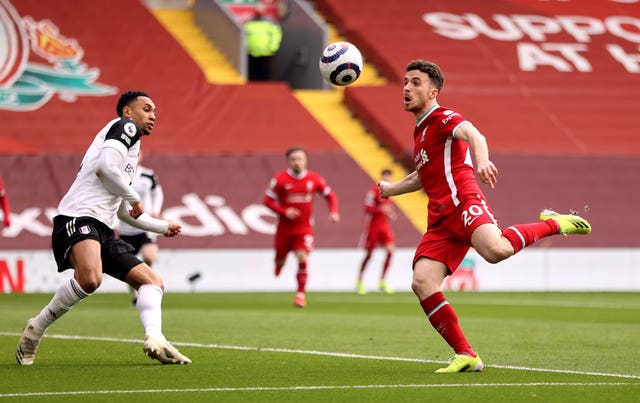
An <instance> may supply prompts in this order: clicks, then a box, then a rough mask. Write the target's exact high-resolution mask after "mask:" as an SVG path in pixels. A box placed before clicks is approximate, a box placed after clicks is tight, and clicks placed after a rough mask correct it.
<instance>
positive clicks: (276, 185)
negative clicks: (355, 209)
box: [265, 169, 338, 234]
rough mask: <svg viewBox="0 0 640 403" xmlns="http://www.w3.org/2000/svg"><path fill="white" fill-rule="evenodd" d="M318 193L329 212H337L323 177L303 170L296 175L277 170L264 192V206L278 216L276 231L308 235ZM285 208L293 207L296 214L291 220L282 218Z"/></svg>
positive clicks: (333, 195)
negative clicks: (297, 211) (297, 212)
mask: <svg viewBox="0 0 640 403" xmlns="http://www.w3.org/2000/svg"><path fill="white" fill-rule="evenodd" d="M316 193H320V194H322V195H323V196H324V197H325V198H326V199H327V201H328V203H329V211H330V212H337V211H338V200H337V198H336V196H335V194H334V193H333V191H332V190H331V188H330V187H329V185H327V183H326V181H325V180H324V178H323V177H321V176H320V175H319V174H318V173H316V172H314V171H309V170H306V171H304V172H302V173H300V174H299V175H296V174H294V173H293V171H291V170H289V169H288V170H286V171H281V172H278V173H277V174H276V176H274V177H273V179H271V182H270V183H269V188H268V189H267V191H266V192H265V194H266V196H265V205H267V206H268V207H269V208H271V209H272V210H274V211H275V212H276V213H278V217H279V220H278V232H279V233H281V232H286V233H288V234H311V233H312V232H313V197H314V195H315V194H316ZM288 207H294V208H297V209H298V210H299V211H300V215H299V216H298V217H297V218H295V219H293V220H291V219H289V218H287V217H285V216H284V212H285V210H286V209H287V208H288Z"/></svg>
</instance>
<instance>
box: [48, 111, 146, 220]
mask: <svg viewBox="0 0 640 403" xmlns="http://www.w3.org/2000/svg"><path fill="white" fill-rule="evenodd" d="M140 135H141V133H140V130H139V129H138V127H137V125H136V124H135V123H134V122H133V120H131V119H129V118H117V119H113V120H112V121H110V122H109V123H107V125H106V126H105V127H103V128H102V130H100V132H99V133H98V134H97V135H96V137H95V139H94V140H93V143H91V146H89V149H88V150H87V152H86V153H85V155H84V158H83V159H82V165H81V166H80V170H79V171H78V174H77V176H76V179H75V181H74V182H73V183H72V184H71V187H70V188H69V190H68V191H67V194H65V195H64V197H63V198H62V200H61V201H60V204H59V205H58V213H59V214H62V215H65V216H69V217H93V218H95V219H97V220H99V221H102V222H103V223H105V224H106V225H107V226H109V227H110V228H113V226H114V224H115V222H116V217H117V212H118V208H119V206H120V203H121V201H122V197H121V196H120V195H116V194H113V193H111V192H110V191H109V190H108V189H107V188H106V187H105V186H104V184H103V183H102V181H101V180H100V178H98V176H97V175H96V171H97V169H98V165H99V161H100V154H101V152H102V149H103V148H104V147H105V146H106V147H112V148H115V149H116V150H118V151H119V152H120V153H121V154H122V155H123V156H125V160H124V162H123V164H122V167H121V169H122V172H123V173H124V176H125V177H126V178H128V179H129V185H130V184H131V178H132V176H133V174H134V172H135V167H136V165H137V163H138V153H139V151H140Z"/></svg>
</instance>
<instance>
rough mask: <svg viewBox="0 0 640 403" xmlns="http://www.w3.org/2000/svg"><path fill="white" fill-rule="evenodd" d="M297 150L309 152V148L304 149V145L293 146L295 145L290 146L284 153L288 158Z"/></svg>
mask: <svg viewBox="0 0 640 403" xmlns="http://www.w3.org/2000/svg"><path fill="white" fill-rule="evenodd" d="M296 151H302V152H303V153H305V154H306V153H307V150H305V149H304V147H302V146H293V147H290V148H289V149H288V150H287V152H285V153H284V155H285V156H286V157H287V158H289V156H290V155H291V154H293V153H295V152H296Z"/></svg>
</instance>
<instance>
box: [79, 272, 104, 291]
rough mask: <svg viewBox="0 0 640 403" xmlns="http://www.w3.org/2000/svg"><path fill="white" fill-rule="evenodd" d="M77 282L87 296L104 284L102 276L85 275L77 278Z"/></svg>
mask: <svg viewBox="0 0 640 403" xmlns="http://www.w3.org/2000/svg"><path fill="white" fill-rule="evenodd" d="M76 281H77V282H78V284H79V285H80V287H81V288H82V290H83V291H84V292H86V293H87V294H91V293H93V292H94V291H95V290H97V289H98V287H100V284H102V275H84V276H79V277H78V278H76Z"/></svg>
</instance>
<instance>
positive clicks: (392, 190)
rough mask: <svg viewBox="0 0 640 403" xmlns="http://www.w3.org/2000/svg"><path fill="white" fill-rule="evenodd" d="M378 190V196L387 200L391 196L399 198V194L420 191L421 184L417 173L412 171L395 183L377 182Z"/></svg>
mask: <svg viewBox="0 0 640 403" xmlns="http://www.w3.org/2000/svg"><path fill="white" fill-rule="evenodd" d="M378 189H380V196H382V197H383V198H385V199H388V198H389V197H392V196H399V195H401V194H405V193H411V192H415V191H418V190H420V189H422V184H421V183H420V177H419V176H418V172H416V171H413V172H411V173H410V174H409V175H407V176H405V177H404V178H402V179H401V180H400V181H398V182H395V183H389V182H386V181H380V182H378Z"/></svg>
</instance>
